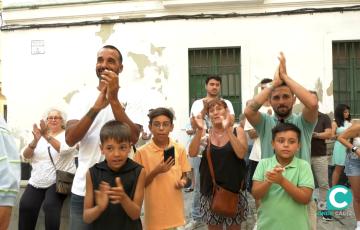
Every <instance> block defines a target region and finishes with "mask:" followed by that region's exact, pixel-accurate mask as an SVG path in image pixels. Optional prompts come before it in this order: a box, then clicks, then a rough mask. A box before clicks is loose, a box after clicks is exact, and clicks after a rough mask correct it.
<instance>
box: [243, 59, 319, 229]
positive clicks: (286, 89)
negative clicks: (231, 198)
mask: <svg viewBox="0 0 360 230" xmlns="http://www.w3.org/2000/svg"><path fill="white" fill-rule="evenodd" d="M279 61H280V64H279V67H278V68H277V70H276V72H275V76H274V79H273V81H272V82H271V83H268V84H267V87H266V88H265V89H263V90H262V91H261V92H260V93H259V94H258V95H256V96H255V97H254V98H253V100H252V101H251V102H250V103H249V104H248V105H247V106H246V108H245V111H244V113H245V116H246V118H247V119H248V121H249V122H250V124H251V125H252V126H253V127H254V128H255V130H256V132H257V133H258V136H259V137H260V141H261V158H262V159H264V158H269V157H272V156H273V155H274V150H273V148H272V145H271V140H272V139H271V135H272V132H271V131H272V129H273V128H274V127H275V126H276V124H278V123H279V122H287V123H292V124H294V125H296V126H297V127H298V128H299V129H300V130H301V137H300V149H299V150H298V152H297V154H296V156H297V157H298V158H300V159H303V160H306V161H307V162H308V163H309V164H311V138H312V135H313V130H314V128H315V125H316V122H317V118H318V99H317V97H316V96H315V95H314V94H312V93H310V92H309V91H308V90H306V89H305V88H304V87H303V86H302V85H300V84H299V83H297V82H296V81H294V80H293V79H292V78H290V77H289V76H288V75H287V72H286V63H285V56H284V55H283V53H280V56H279ZM296 98H299V100H300V101H301V102H302V104H303V105H304V108H303V110H302V113H301V114H299V115H297V114H293V113H292V108H293V105H294V103H295V101H296ZM268 99H270V105H271V107H272V108H273V110H274V113H275V114H274V115H269V114H267V113H260V112H259V109H260V108H261V106H262V105H263V104H264V103H265V102H266V101H267V100H268ZM260 205H261V204H260ZM314 210H316V204H315V202H314V201H311V202H310V203H309V205H308V215H309V219H310V225H311V229H314V230H315V229H316V213H315V212H314Z"/></svg>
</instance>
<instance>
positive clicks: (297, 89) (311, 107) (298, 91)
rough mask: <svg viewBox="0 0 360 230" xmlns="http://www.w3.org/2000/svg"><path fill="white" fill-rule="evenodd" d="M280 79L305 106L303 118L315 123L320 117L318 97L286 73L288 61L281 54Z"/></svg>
mask: <svg viewBox="0 0 360 230" xmlns="http://www.w3.org/2000/svg"><path fill="white" fill-rule="evenodd" d="M279 60H280V69H279V72H280V78H281V80H282V81H283V82H285V83H286V85H287V86H288V87H289V88H290V90H291V91H292V92H293V93H294V94H295V96H296V97H297V98H299V100H300V101H301V102H302V103H303V104H304V106H305V107H304V109H303V111H302V116H303V117H304V119H305V120H306V121H307V122H310V123H314V122H315V121H316V120H317V117H318V100H317V98H316V96H315V95H314V94H312V93H310V92H309V91H308V90H307V89H305V88H304V87H303V86H302V85H300V84H299V83H297V82H296V81H294V80H293V79H291V78H290V77H289V76H288V75H287V72H286V63H285V62H286V60H285V56H284V54H283V53H280V57H279Z"/></svg>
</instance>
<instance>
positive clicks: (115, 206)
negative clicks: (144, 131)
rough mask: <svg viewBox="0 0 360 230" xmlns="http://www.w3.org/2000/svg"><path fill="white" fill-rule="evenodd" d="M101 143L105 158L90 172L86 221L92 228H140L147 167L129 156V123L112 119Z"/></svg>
mask: <svg viewBox="0 0 360 230" xmlns="http://www.w3.org/2000/svg"><path fill="white" fill-rule="evenodd" d="M100 142H101V144H100V149H101V153H102V154H103V155H105V160H104V161H102V162H100V163H97V164H95V165H94V166H93V167H91V168H90V169H89V171H88V172H87V174H86V193H85V200H84V221H85V223H91V226H92V229H104V228H106V229H124V230H140V229H142V225H141V220H140V212H141V206H142V202H143V198H144V188H145V170H144V169H143V167H142V166H141V165H139V164H137V163H136V162H134V161H132V160H131V159H130V158H129V153H130V151H131V132H130V128H129V126H128V125H126V124H124V123H121V122H119V121H115V120H113V121H108V122H107V123H106V124H105V125H104V126H103V127H102V128H101V130H100Z"/></svg>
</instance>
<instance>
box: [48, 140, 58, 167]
mask: <svg viewBox="0 0 360 230" xmlns="http://www.w3.org/2000/svg"><path fill="white" fill-rule="evenodd" d="M47 150H48V153H49V157H50V160H51V163H52V164H53V166H54V168H55V171H56V166H55V164H54V160H53V158H52V156H51V153H50V146H48V149H47Z"/></svg>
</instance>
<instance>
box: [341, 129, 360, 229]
mask: <svg viewBox="0 0 360 230" xmlns="http://www.w3.org/2000/svg"><path fill="white" fill-rule="evenodd" d="M337 139H338V141H339V142H340V143H341V144H343V145H344V146H345V147H346V148H347V149H348V150H349V151H348V152H347V154H346V160H345V174H346V176H347V177H348V178H349V181H350V185H351V191H352V195H353V207H354V212H355V219H356V229H355V230H360V124H354V125H353V126H351V127H350V128H348V129H347V130H345V131H344V132H343V133H341V134H340V135H339V136H338V138H337Z"/></svg>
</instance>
